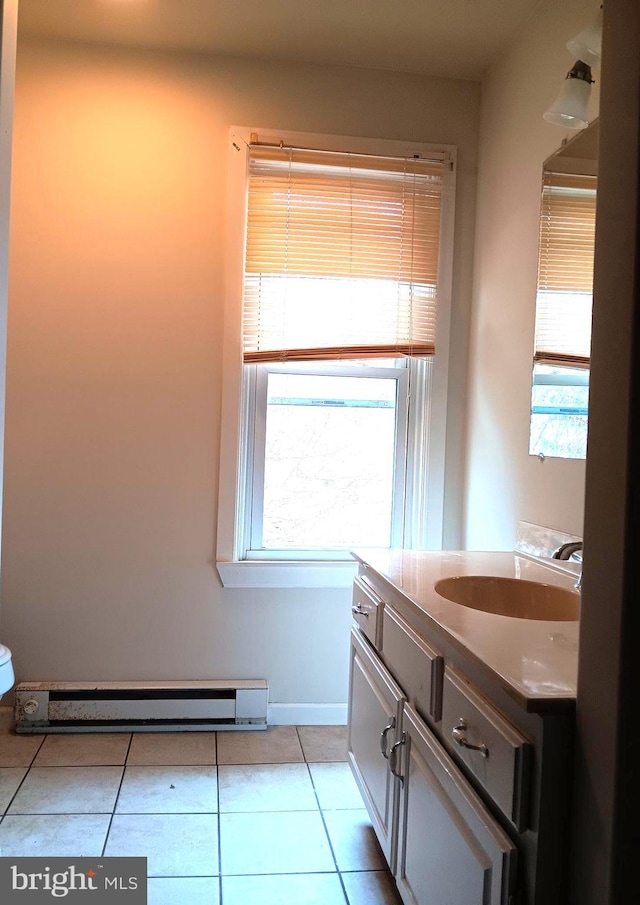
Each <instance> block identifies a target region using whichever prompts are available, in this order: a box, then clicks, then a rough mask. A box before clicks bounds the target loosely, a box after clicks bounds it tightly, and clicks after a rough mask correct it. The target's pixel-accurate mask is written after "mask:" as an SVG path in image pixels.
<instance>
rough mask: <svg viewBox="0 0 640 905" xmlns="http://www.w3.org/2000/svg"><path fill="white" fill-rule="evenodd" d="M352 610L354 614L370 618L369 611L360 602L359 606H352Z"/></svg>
mask: <svg viewBox="0 0 640 905" xmlns="http://www.w3.org/2000/svg"><path fill="white" fill-rule="evenodd" d="M351 612H352V613H353V615H354V616H366V618H367V619H368V618H369V611H368V610H365V609H363V608H362V604H360V603H359V604H358V605H357V606H352V607H351Z"/></svg>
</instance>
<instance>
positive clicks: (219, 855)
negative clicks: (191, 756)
mask: <svg viewBox="0 0 640 905" xmlns="http://www.w3.org/2000/svg"><path fill="white" fill-rule="evenodd" d="M215 752H216V790H217V795H218V902H219V905H223V902H222V825H221V823H220V762H219V753H218V733H217V732H216V740H215Z"/></svg>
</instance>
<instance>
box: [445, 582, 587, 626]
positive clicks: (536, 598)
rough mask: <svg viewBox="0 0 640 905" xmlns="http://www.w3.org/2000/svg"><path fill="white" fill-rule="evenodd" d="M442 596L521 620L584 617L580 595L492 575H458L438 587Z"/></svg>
mask: <svg viewBox="0 0 640 905" xmlns="http://www.w3.org/2000/svg"><path fill="white" fill-rule="evenodd" d="M434 587H435V590H436V592H437V593H438V594H440V596H441V597H446V598H447V600H451V601H453V602H454V603H459V604H462V606H468V607H471V608H472V609H474V610H483V611H484V612H485V613H495V614H497V615H499V616H514V617H516V618H517V619H548V620H550V621H554V622H556V621H557V622H571V621H576V620H577V619H579V617H580V595H579V594H577V593H576V592H575V591H570V590H568V589H566V588H559V587H556V586H555V585H550V584H541V583H538V582H536V581H525V580H524V579H520V578H497V577H494V576H490V575H458V576H456V577H454V578H442V579H441V580H440V581H437V582H436V583H435V585H434Z"/></svg>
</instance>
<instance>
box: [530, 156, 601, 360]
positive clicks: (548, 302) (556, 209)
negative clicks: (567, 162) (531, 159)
mask: <svg viewBox="0 0 640 905" xmlns="http://www.w3.org/2000/svg"><path fill="white" fill-rule="evenodd" d="M596 188H597V178H596V177H595V176H573V175H568V174H566V173H545V175H544V180H543V189H542V214H541V221H540V251H539V263H538V292H537V299H536V337H535V356H534V360H535V361H537V362H544V363H545V364H552V365H553V364H555V365H567V366H571V367H585V368H588V367H589V356H590V349H591V308H592V301H593V258H594V250H595V225H596Z"/></svg>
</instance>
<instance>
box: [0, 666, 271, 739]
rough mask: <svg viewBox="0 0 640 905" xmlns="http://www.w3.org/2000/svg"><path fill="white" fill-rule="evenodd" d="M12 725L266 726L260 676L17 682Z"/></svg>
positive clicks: (41, 729) (74, 728)
mask: <svg viewBox="0 0 640 905" xmlns="http://www.w3.org/2000/svg"><path fill="white" fill-rule="evenodd" d="M15 696H16V703H15V724H16V725H15V728H16V732H17V733H20V734H23V735H35V734H38V733H51V732H118V731H121V732H134V731H135V732H162V731H165V732H168V731H174V732H175V731H185V730H187V731H188V730H191V731H199V732H204V731H207V730H213V731H216V730H224V729H266V726H267V702H268V697H269V686H268V685H267V682H266V680H265V679H243V680H229V681H215V682H203V681H196V682H97V683H96V682H21V683H19V684H18V685H16V687H15Z"/></svg>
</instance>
